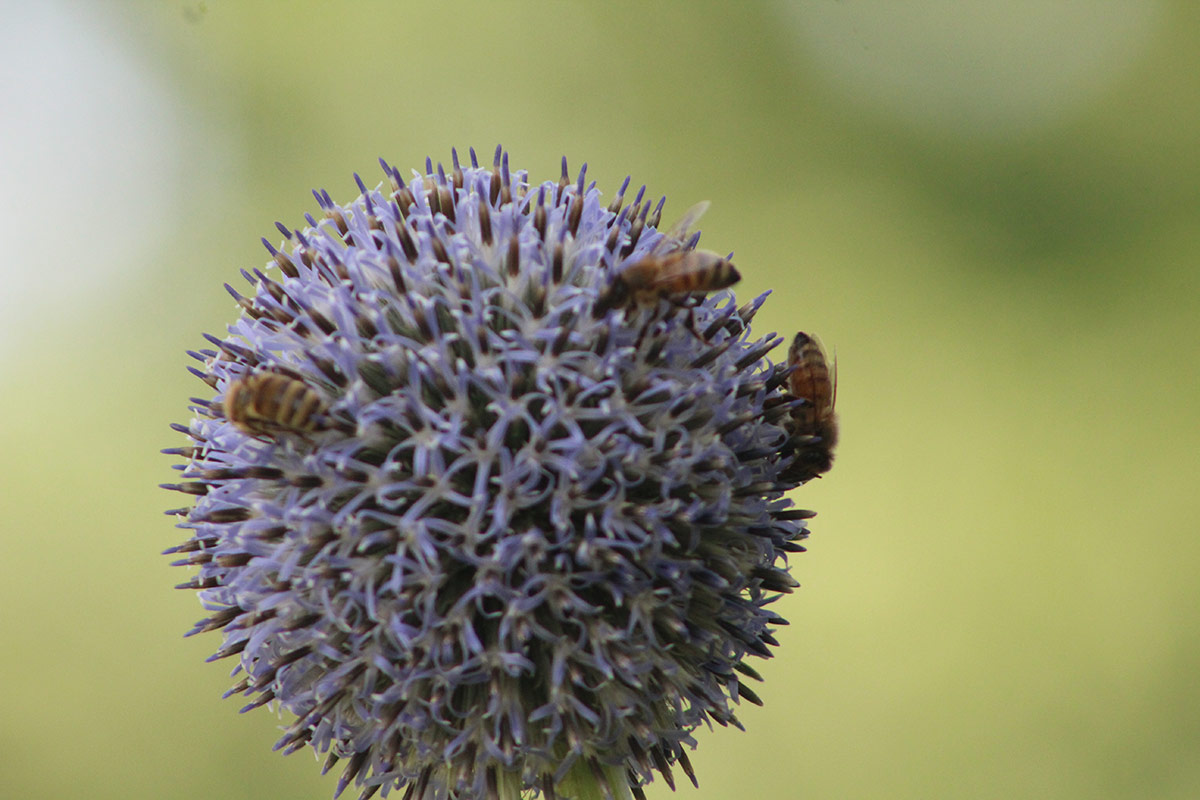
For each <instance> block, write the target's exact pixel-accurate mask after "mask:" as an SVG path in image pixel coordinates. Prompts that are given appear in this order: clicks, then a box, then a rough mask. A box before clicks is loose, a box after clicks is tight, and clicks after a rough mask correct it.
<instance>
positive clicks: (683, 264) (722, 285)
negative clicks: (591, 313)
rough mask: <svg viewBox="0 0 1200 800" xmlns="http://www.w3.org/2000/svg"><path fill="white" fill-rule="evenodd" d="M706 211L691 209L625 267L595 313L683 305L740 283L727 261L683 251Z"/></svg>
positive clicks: (701, 252)
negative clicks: (690, 232) (691, 231)
mask: <svg viewBox="0 0 1200 800" xmlns="http://www.w3.org/2000/svg"><path fill="white" fill-rule="evenodd" d="M707 208H708V203H700V204H698V205H696V206H693V207H692V208H691V209H689V210H688V211H687V213H686V214H684V216H683V218H682V219H681V220H679V222H677V223H675V224H674V225H673V226H671V228H670V230H668V231H667V232H666V233H665V234H664V235H663V237H662V239H660V240H659V242H658V244H657V245H656V246H655V247H654V249H653V250H651V252H650V253H648V254H647V255H644V256H642V257H641V258H638V259H636V260H634V261H632V262H630V263H628V264H626V265H625V267H624V268H623V269H622V270H621V271H620V272H618V273H617V275H616V276H615V277H614V278H613V282H612V284H611V285H610V286H609V288H608V289H607V291H606V292H605V293H604V295H602V296H601V298H600V300H599V302H598V303H597V306H596V310H597V312H603V311H607V310H608V309H610V308H616V307H619V306H623V307H625V308H628V309H638V308H651V309H652V308H655V307H656V306H657V305H658V303H659V301H660V300H667V301H669V302H671V303H672V304H673V305H684V304H685V303H686V301H688V300H690V299H692V298H696V297H698V296H699V295H704V294H708V293H709V292H715V291H718V290H720V289H726V288H728V287H730V286H732V285H733V284H735V283H737V282H738V281H739V280H741V277H742V276H741V274H740V273H739V272H738V270H737V267H735V266H734V265H733V263H732V262H731V261H729V260H728V259H726V258H722V257H721V256H719V255H717V254H716V253H711V252H708V251H705V250H689V249H687V239H688V237H689V231H690V229H691V227H692V225H693V224H695V222H696V220H698V219H699V218H700V215H701V214H703V213H704V211H705V210H706V209H707Z"/></svg>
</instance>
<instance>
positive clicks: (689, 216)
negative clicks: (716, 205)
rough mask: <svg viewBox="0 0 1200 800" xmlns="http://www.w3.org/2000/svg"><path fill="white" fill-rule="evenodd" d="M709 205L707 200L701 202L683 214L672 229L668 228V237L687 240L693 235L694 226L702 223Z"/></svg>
mask: <svg viewBox="0 0 1200 800" xmlns="http://www.w3.org/2000/svg"><path fill="white" fill-rule="evenodd" d="M709 205H711V203H709V202H708V201H707V200H701V201H700V202H699V203H696V205H694V206H692V207H691V208H689V209H688V210H687V211H685V212H683V216H682V217H680V218H679V219H678V220H676V221H675V222H674V223H673V224H672V225H671V227H670V228H667V231H666V235H667V236H668V237H670V238H672V239H685V238H686V237H687V236H688V235H689V234H690V233H691V231H692V226H693V225H695V224H696V223H697V222H699V221H700V218H701V217H703V216H704V212H706V211H708V207H709Z"/></svg>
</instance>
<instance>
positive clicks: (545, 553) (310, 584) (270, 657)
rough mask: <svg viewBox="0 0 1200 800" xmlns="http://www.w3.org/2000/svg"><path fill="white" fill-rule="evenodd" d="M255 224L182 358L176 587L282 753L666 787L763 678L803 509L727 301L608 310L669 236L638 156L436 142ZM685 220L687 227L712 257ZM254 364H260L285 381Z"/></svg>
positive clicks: (617, 786)
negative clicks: (416, 157)
mask: <svg viewBox="0 0 1200 800" xmlns="http://www.w3.org/2000/svg"><path fill="white" fill-rule="evenodd" d="M383 168H384V172H385V175H386V178H387V180H386V182H385V183H384V184H382V185H381V186H380V187H379V188H375V189H368V188H367V187H366V186H365V184H364V183H363V182H362V181H361V180H359V181H358V187H359V195H358V197H357V198H356V199H355V200H354V201H353V202H352V203H350V204H349V205H347V206H339V205H337V204H335V203H334V202H333V201H332V200H331V199H330V197H329V195H328V194H326V193H323V192H319V193H316V194H317V201H318V204H319V206H320V208H321V210H322V211H323V213H324V218H323V219H315V218H313V217H311V216H309V217H307V222H308V225H307V226H306V227H304V228H303V229H301V230H290V229H288V228H286V227H284V226H283V225H280V226H279V229H280V231H281V233H282V236H283V242H282V244H280V245H279V246H278V247H275V246H273V245H271V244H269V243H267V242H266V240H264V243H265V244H266V246H267V249H268V251H270V253H271V256H272V260H271V262H270V263H269V264H268V266H267V267H266V268H264V269H262V270H258V269H255V270H253V271H252V272H243V275H244V276H245V278H246V279H247V280H248V281H249V283H250V286H251V287H252V291H251V292H250V293H249V296H243V295H242V294H240V293H238V292H237V291H236V290H234V289H232V288H230V289H229V291H230V293H231V294H232V295H233V297H234V299H235V300H236V301H237V303H238V305H239V306H240V308H241V316H240V318H239V319H238V320H237V321H236V322H235V323H234V324H233V325H231V326H230V327H229V331H228V335H227V336H225V337H224V338H218V337H213V336H209V337H207V338H208V341H209V342H210V343H211V344H212V347H211V348H210V349H204V350H199V351H197V352H194V353H192V354H191V355H192V356H193V357H194V358H196V359H197V361H199V366H198V367H194V368H193V370H192V371H193V372H195V374H197V375H198V376H199V377H200V378H201V379H202V380H203V381H204V382H205V383H206V384H207V386H208V391H207V392H206V393H205V396H204V397H200V398H193V410H194V412H195V418H194V419H193V420H192V421H191V423H190V424H189V425H186V426H183V425H179V426H175V427H176V428H177V429H178V430H180V431H181V432H183V433H185V434H187V436H188V437H190V440H191V441H190V444H189V446H187V447H181V448H174V449H172V450H169V451H167V452H169V453H173V454H176V455H179V456H181V457H182V458H183V460H184V461H185V463H184V464H182V465H181V467H180V469H181V470H182V480H181V481H180V482H179V483H176V484H171V485H170V486H169V488H172V489H176V490H178V491H181V492H184V493H186V494H189V495H194V503H193V504H192V505H191V506H189V507H187V508H182V509H177V510H175V511H173V512H170V513H173V514H177V515H178V516H179V517H180V518H181V521H180V523H179V527H181V528H184V529H187V530H188V531H189V532H190V538H189V539H188V540H187V541H186V542H184V543H183V544H181V545H179V546H177V547H174V548H171V550H169V551H168V552H171V553H176V554H179V556H180V560H179V561H177V562H176V563H178V564H182V565H187V566H190V567H193V568H195V574H194V576H193V577H192V579H191V580H190V581H188V582H187V583H185V584H183V585H182V586H181V587H180V588H186V589H194V590H197V591H198V592H199V594H200V598H201V601H202V602H203V604H204V607H205V608H206V610H207V612H208V613H209V616H208V617H207V618H206V619H203V620H201V621H200V622H199V623H197V624H196V626H195V628H194V629H193V633H198V632H203V631H213V630H219V631H221V633H222V636H223V642H222V645H221V647H220V649H219V650H218V651H217V653H216V654H215V655H214V656H213V658H214V659H217V658H225V657H235V658H236V659H237V669H236V670H235V676H236V677H238V679H239V682H238V683H237V684H236V685H235V686H234V687H233V688H232V689H231V690H230V694H237V693H240V694H243V695H245V696H246V697H247V698H249V700H250V703H249V705H248V706H247V708H253V707H257V706H262V705H265V704H267V703H277V704H278V705H279V706H280V707H282V708H283V709H284V710H286V711H287V712H290V714H291V715H293V716H294V721H292V722H291V724H290V727H289V728H288V729H287V730H286V732H285V734H284V736H283V738H282V739H281V740H280V741H279V742H278V745H277V747H278V748H279V749H283V750H285V751H288V752H291V751H294V750H297V749H300V748H303V747H305V746H311V747H312V748H314V749H315V750H316V751H317V752H320V753H327V754H328V762H327V765H326V768H327V769H328V768H329V766H332V764H333V763H334V762H336V761H338V760H345V762H346V766H345V770H344V772H343V776H342V779H341V782H340V783H339V786H338V790H337V791H338V792H339V793H340V792H341V791H342V790H343V789H344V788H345V787H346V786H347V785H349V784H350V783H351V782H354V783H356V784H357V785H359V786H360V787H362V795H363V796H364V797H366V796H369V795H371V794H373V793H374V792H375V791H377V790H379V789H382V790H383V793H384V795H386V794H387V793H388V792H389V791H392V790H395V789H397V788H405V789H407V791H406V793H405V794H404V795H403V796H404V797H405V798H416V799H417V800H435V799H439V800H440V799H442V798H500V797H505V798H508V797H517V796H518V795H519V794H520V793H521V792H522V791H524V792H526V793H532V794H534V795H536V794H538V793H541V794H542V795H543V796H545V797H546V798H548V800H553V798H555V797H556V796H561V795H562V794H564V793H565V792H566V790H564V788H563V787H564V786H566V787H569V786H570V785H571V784H570V781H569V780H568V778H570V777H571V776H573V775H578V774H580V771H581V770H582V771H583V773H585V774H589V775H591V776H593V777H594V779H595V781H596V782H597V783H598V784H599V785H600V786H601V787H603V788H604V791H605V792H606V793H608V794H609V795H610V796H612V797H622V796H628V794H629V793H632V794H633V795H635V796H642V791H641V789H640V788H639V787H640V786H642V785H643V784H645V783H646V782H648V781H650V780H651V778H652V776H653V774H654V773H659V774H661V775H662V776H663V777H664V778H665V779H667V780H668V781H671V780H672V778H671V768H672V766H673V765H675V764H678V765H679V766H681V767H682V769H683V770H684V771H685V773H686V774H687V775H688V776H689V777H691V778H692V780H693V781H694V780H695V778H694V776H693V775H692V770H691V767H690V765H689V763H688V759H687V756H686V753H685V749H686V748H690V747H691V746H693V745H694V741H693V739H692V735H691V734H692V732H693V731H694V729H695V728H696V727H697V726H699V725H702V724H706V723H713V722H715V723H718V724H721V725H726V724H735V725H736V724H737V720H736V719H735V717H734V713H733V706H734V705H735V704H736V703H737V702H739V701H740V699H743V698H744V699H747V700H749V701H751V702H758V699H757V697H756V696H755V694H754V693H753V692H752V691H751V690H750V689H749V688H748V687H747V686H746V685H745V683H744V682H743V680H742V679H743V678H746V677H749V678H751V679H757V677H758V676H757V674H756V673H755V671H754V670H753V669H752V668H751V667H750V666H748V665H747V664H746V663H745V662H746V660H747V658H748V657H749V656H758V657H766V656H768V655H770V650H769V647H770V646H772V645H774V644H775V643H776V642H775V639H774V638H773V637H772V634H771V628H772V627H773V626H776V625H781V624H784V620H783V619H781V618H780V617H779V616H778V615H776V614H775V613H773V612H771V611H769V610H768V609H767V605H768V604H769V603H770V602H771V601H772V600H773V599H775V598H776V597H777V596H778V595H779V593H781V592H788V591H790V590H791V589H792V588H793V587H794V586H795V585H796V584H795V582H794V581H793V580H792V578H791V577H789V576H788V574H787V571H786V565H785V563H784V558H785V554H786V553H789V552H798V551H800V550H802V549H803V548H802V547H801V546H800V545H799V544H798V542H799V540H801V539H803V538H804V536H805V535H806V531H805V523H804V520H805V519H806V518H807V517H809V516H811V513H810V512H806V511H802V510H800V509H796V508H793V507H792V506H791V503H790V501H789V500H787V499H785V497H784V493H785V492H786V491H787V490H789V489H791V488H794V485H795V482H794V481H792V480H789V479H788V472H787V469H788V466H789V460H790V456H789V454H788V452H789V451H788V450H787V447H786V442H787V431H786V429H785V427H784V424H783V420H784V418H785V417H786V415H787V414H788V413H789V410H790V409H791V408H793V407H794V405H795V400H794V399H793V398H791V397H789V395H788V394H787V392H786V391H785V389H784V388H782V387H784V386H785V384H786V381H787V373H788V370H787V368H786V367H784V366H781V365H777V364H773V363H771V362H770V361H769V360H767V358H766V354H767V353H768V351H770V350H771V349H772V348H773V347H775V346H776V345H777V344H778V343H779V341H780V340H779V339H778V338H777V337H774V335H770V336H767V337H765V338H755V337H754V336H752V335H751V332H750V326H749V323H750V320H751V318H752V317H753V315H754V312H755V311H756V310H757V309H758V308H759V306H760V305H761V304H762V302H763V300H764V299H765V296H764V297H759V298H757V299H756V300H754V301H752V302H750V303H748V304H746V305H744V306H742V307H740V308H739V307H738V306H737V304H736V303H735V301H734V299H733V296H732V294H731V293H730V292H728V291H720V292H715V293H712V294H710V295H708V296H705V297H704V298H703V299H702V300H700V299H699V298H696V297H692V298H690V299H691V300H693V301H694V302H688V303H683V302H675V301H674V300H673V299H672V298H663V299H662V300H661V302H658V303H657V304H656V305H654V304H651V305H650V306H645V305H634V304H627V303H621V304H613V303H606V302H604V301H605V298H607V297H610V296H611V295H610V294H609V293H610V292H611V287H612V285H613V283H614V280H615V279H616V276H617V275H619V274H620V273H621V270H622V268H623V266H624V265H627V264H629V263H633V262H634V261H636V260H637V259H639V258H644V257H645V256H647V255H648V254H650V253H653V252H654V251H655V249H656V248H658V247H660V246H661V245H662V240H663V237H664V236H667V235H668V234H667V233H664V232H663V231H661V230H659V228H658V223H659V220H660V215H661V212H662V207H663V201H661V200H660V201H658V202H657V203H656V204H655V203H651V202H650V201H649V200H647V199H646V198H644V196H643V194H644V190H643V191H639V192H638V193H637V195H636V197H635V198H634V199H633V201H632V203H629V204H628V205H626V204H625V198H624V193H625V191H626V188H627V187H628V184H629V181H628V179H626V181H625V184H624V185H622V187H621V189H620V191H619V192H618V193H617V194H616V196H615V197H614V198H612V200H611V201H610V202H604V201H603V200H602V199H601V195H600V192H599V191H597V189H596V188H595V186H594V184H589V183H587V182H586V180H585V175H586V166H585V167H584V170H582V171H580V173H579V175H578V178H577V179H572V178H570V177H569V176H568V173H567V167H566V162H565V160H564V162H563V175H562V179H561V180H559V181H557V182H555V181H548V182H545V183H542V184H538V185H531V184H529V183H528V182H527V178H526V173H524V172H513V171H510V170H509V168H508V159H507V155H505V154H503V153H502V152H501V151H500V150H499V149H497V151H496V158H495V161H494V164H493V165H492V166H490V167H486V166H485V167H481V166H479V164H478V163H477V160H476V157H475V153H474V152H473V151H472V152H471V158H470V166H463V165H460V164H459V161H458V158H457V155H455V158H454V162H453V167H452V169H450V170H445V169H444V168H443V167H442V166H441V165H438V166H437V167H436V168H435V167H434V166H433V165H432V164H431V163H429V162H428V161H427V162H426V167H425V170H424V172H423V173H422V172H414V173H413V176H412V177H411V178H409V180H407V181H405V180H404V179H402V177H401V175H400V173H399V172H398V171H397V170H395V169H393V168H392V167H390V166H388V165H387V164H383ZM695 244H696V241H695V238H694V237H693V238H691V239H690V240H688V241H686V242H684V243H682V246H683V247H686V248H692V247H694V246H695ZM264 376H265V377H264Z"/></svg>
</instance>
